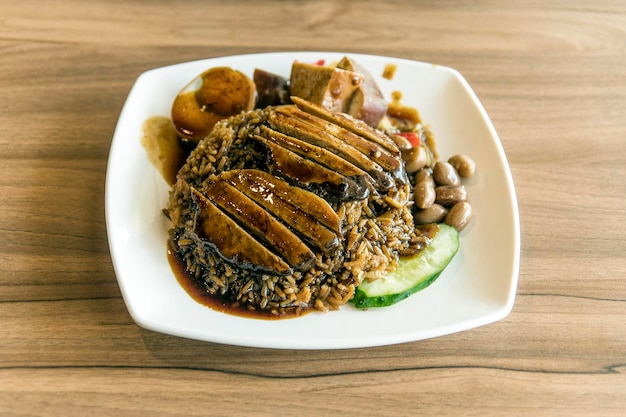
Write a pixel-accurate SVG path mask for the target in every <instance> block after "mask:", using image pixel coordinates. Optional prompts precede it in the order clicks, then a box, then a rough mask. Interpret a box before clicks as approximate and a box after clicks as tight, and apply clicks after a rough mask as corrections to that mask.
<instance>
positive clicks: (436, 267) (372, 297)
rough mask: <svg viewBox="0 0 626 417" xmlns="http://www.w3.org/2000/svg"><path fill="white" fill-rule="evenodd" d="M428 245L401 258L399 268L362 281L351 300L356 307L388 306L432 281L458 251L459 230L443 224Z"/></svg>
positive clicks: (439, 225)
mask: <svg viewBox="0 0 626 417" xmlns="http://www.w3.org/2000/svg"><path fill="white" fill-rule="evenodd" d="M437 226H438V227H439V230H438V231H437V233H436V234H435V236H434V237H433V238H432V239H431V241H430V242H429V244H428V246H426V248H424V249H423V250H422V251H421V252H420V253H418V254H417V255H415V256H413V257H409V258H403V259H401V260H400V262H399V264H398V268H397V269H396V270H395V271H393V272H390V273H389V274H387V275H386V276H384V277H381V278H379V279H377V280H375V281H372V282H363V283H361V285H359V286H358V287H357V289H356V291H355V294H354V297H353V298H352V300H350V302H351V303H352V304H354V306H355V307H357V308H370V307H387V306H390V305H392V304H396V303H398V302H400V301H402V300H404V299H406V298H407V297H409V296H411V295H413V294H415V293H416V292H418V291H420V290H423V289H424V288H426V287H428V286H429V285H430V284H432V283H433V282H435V280H436V279H437V278H438V277H439V275H440V274H441V272H442V271H443V270H444V269H445V268H446V267H447V266H448V264H449V263H450V261H451V260H452V258H454V256H455V255H456V253H457V252H458V250H459V232H458V231H457V230H456V229H455V228H454V227H452V226H449V225H447V224H445V223H441V224H438V225H437Z"/></svg>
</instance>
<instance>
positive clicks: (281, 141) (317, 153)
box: [261, 126, 373, 181]
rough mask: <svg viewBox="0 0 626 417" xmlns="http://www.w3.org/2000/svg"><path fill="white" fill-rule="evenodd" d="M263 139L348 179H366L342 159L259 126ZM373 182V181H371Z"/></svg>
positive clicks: (359, 171)
mask: <svg viewBox="0 0 626 417" xmlns="http://www.w3.org/2000/svg"><path fill="white" fill-rule="evenodd" d="M261 133H262V135H263V137H265V138H267V139H269V140H271V141H272V142H275V143H277V144H278V145H280V146H282V147H284V148H286V149H289V150H290V151H293V152H295V153H297V154H298V155H300V156H304V157H306V158H308V159H310V160H312V161H315V162H317V163H319V164H320V165H323V166H325V167H327V168H329V169H331V170H333V171H335V172H337V173H339V174H341V175H344V176H346V177H348V178H357V177H363V178H365V177H368V176H369V175H368V173H367V172H365V171H363V170H362V169H361V168H359V167H357V166H356V165H354V164H353V163H351V162H348V161H346V160H345V159H344V158H342V157H340V156H338V155H336V154H334V153H332V152H330V151H328V150H326V149H324V148H322V147H319V146H315V145H313V144H311V143H309V142H305V141H302V140H300V139H297V138H295V137H293V136H289V135H286V134H284V133H281V132H279V131H276V130H273V129H271V128H269V127H267V126H261ZM372 181H373V180H372Z"/></svg>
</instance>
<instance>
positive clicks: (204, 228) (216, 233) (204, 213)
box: [191, 188, 293, 275]
mask: <svg viewBox="0 0 626 417" xmlns="http://www.w3.org/2000/svg"><path fill="white" fill-rule="evenodd" d="M191 198H192V200H193V203H194V205H195V207H196V213H195V216H194V228H193V230H194V233H195V234H196V236H197V237H198V239H199V240H200V241H201V242H204V243H207V244H208V245H209V246H210V247H212V248H213V249H215V250H216V252H217V253H218V254H219V255H220V256H221V257H222V258H224V259H225V260H226V261H227V262H231V263H235V264H237V265H239V266H241V267H243V268H247V269H251V270H259V271H263V272H267V273H272V274H277V275H289V274H292V273H293V269H292V268H291V267H290V266H289V265H288V264H287V263H286V262H285V261H284V260H282V259H281V258H280V257H279V256H277V255H275V254H274V253H272V252H270V251H269V250H268V249H266V248H265V247H264V246H263V245H262V244H261V243H259V241H257V240H256V239H255V238H254V237H252V236H251V235H250V234H249V233H248V232H246V231H245V230H244V229H242V228H241V227H240V226H239V225H238V224H237V223H236V222H235V221H234V220H232V219H231V218H230V217H228V216H227V215H226V214H225V213H224V212H222V211H221V210H220V209H219V208H217V207H216V206H215V205H214V204H213V203H212V202H211V201H210V200H209V199H207V198H206V197H205V196H203V195H202V194H200V192H199V191H198V190H196V189H195V188H192V189H191Z"/></svg>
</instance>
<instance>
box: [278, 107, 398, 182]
mask: <svg viewBox="0 0 626 417" xmlns="http://www.w3.org/2000/svg"><path fill="white" fill-rule="evenodd" d="M276 111H278V112H281V113H283V114H285V115H287V116H290V117H293V118H295V119H298V120H300V121H302V122H305V123H308V124H310V125H313V126H315V127H317V128H319V129H322V130H323V131H325V132H327V133H329V134H331V135H333V136H335V137H336V138H338V139H341V140H342V141H344V142H346V143H348V144H350V145H352V146H354V147H355V148H356V149H358V150H359V151H361V153H363V154H364V155H366V156H368V157H369V158H370V159H371V160H372V161H374V162H376V163H377V164H379V165H380V166H382V167H383V168H384V169H385V170H387V171H390V172H394V173H395V172H396V171H398V170H399V169H401V167H402V154H401V153H400V151H399V150H397V151H396V152H394V153H393V154H392V153H391V152H390V151H388V150H387V149H385V148H384V147H383V146H381V145H379V144H378V143H377V142H375V141H372V140H370V139H368V138H366V137H363V136H360V135H357V134H356V133H353V132H351V131H349V130H348V129H345V128H343V127H341V126H339V125H337V124H335V123H332V122H329V121H327V120H324V119H322V118H320V117H317V116H314V115H312V114H310V113H307V112H305V111H302V110H300V109H299V108H298V107H296V106H282V107H279V108H277V109H276Z"/></svg>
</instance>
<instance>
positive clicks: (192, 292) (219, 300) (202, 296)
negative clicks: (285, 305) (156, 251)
mask: <svg viewBox="0 0 626 417" xmlns="http://www.w3.org/2000/svg"><path fill="white" fill-rule="evenodd" d="M168 246H169V245H168ZM167 260H168V262H169V264H170V267H171V268H172V272H173V273H174V276H176V280H177V281H178V283H179V284H180V286H181V287H183V289H184V290H185V291H186V292H187V294H189V296H190V297H191V298H193V299H194V300H195V301H196V302H197V303H199V304H202V305H203V306H206V307H209V308H211V309H212V310H215V311H219V312H220V313H226V314H231V315H234V316H239V317H246V318H254V319H264V320H279V319H288V318H296V317H300V316H303V315H305V314H307V313H308V312H309V311H311V310H310V309H309V310H302V309H288V310H285V311H281V312H280V313H278V312H276V311H268V310H255V309H250V308H248V307H247V306H245V305H242V304H241V303H239V302H237V301H236V300H235V301H233V300H228V299H225V298H224V297H220V296H219V295H213V294H209V293H208V292H207V290H206V288H204V286H203V285H202V283H200V282H198V281H197V280H195V279H194V278H193V277H192V276H191V275H190V274H189V272H187V268H186V267H185V262H184V261H183V260H182V259H181V258H180V257H179V256H178V255H177V254H176V253H175V252H174V251H173V250H171V249H170V248H169V247H168V250H167Z"/></svg>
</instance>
